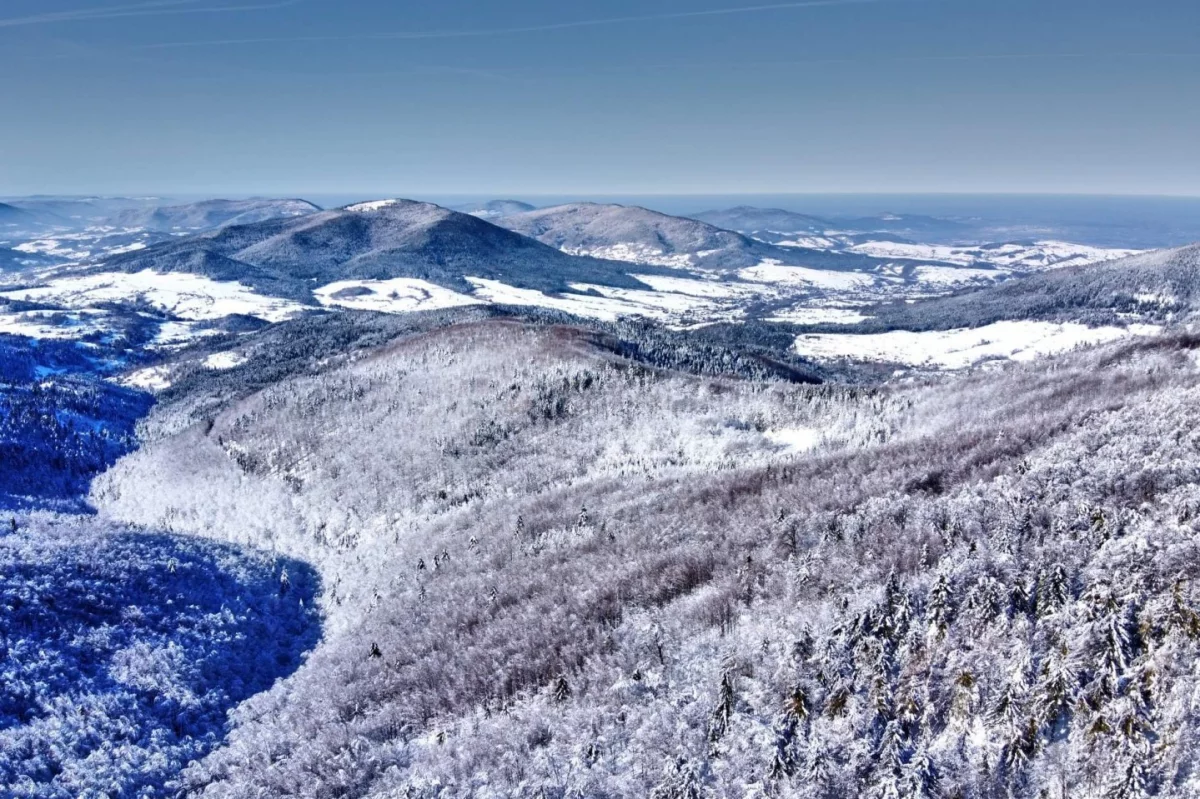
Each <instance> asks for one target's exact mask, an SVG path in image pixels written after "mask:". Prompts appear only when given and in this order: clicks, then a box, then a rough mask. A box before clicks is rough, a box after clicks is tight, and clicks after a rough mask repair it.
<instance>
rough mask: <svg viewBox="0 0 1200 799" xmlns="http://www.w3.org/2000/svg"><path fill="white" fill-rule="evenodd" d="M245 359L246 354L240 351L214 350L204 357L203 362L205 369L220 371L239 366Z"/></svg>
mask: <svg viewBox="0 0 1200 799" xmlns="http://www.w3.org/2000/svg"><path fill="white" fill-rule="evenodd" d="M247 360H248V359H247V358H246V356H245V355H243V354H242V353H240V352H214V353H213V354H212V355H209V356H208V357H207V358H205V359H204V361H203V364H204V368H205V369H213V370H216V371H221V370H224V369H232V368H234V367H235V366H241V365H242V364H244V363H245V362H246V361H247Z"/></svg>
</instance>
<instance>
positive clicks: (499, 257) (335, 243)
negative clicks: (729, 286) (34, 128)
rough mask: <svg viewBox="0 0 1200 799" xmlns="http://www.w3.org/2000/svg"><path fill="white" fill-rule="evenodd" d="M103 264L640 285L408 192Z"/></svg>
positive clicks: (263, 277) (295, 279)
mask: <svg viewBox="0 0 1200 799" xmlns="http://www.w3.org/2000/svg"><path fill="white" fill-rule="evenodd" d="M105 268H106V269H108V270H112V269H118V270H121V271H126V272H137V271H141V270H144V269H151V270H155V271H158V272H191V273H195V274H200V275H204V276H207V277H212V278H215V279H219V280H229V279H237V280H240V281H241V282H243V283H246V284H248V285H250V286H253V287H255V288H258V289H260V290H263V291H265V292H267V293H270V294H273V295H275V296H286V297H292V298H295V299H302V300H310V299H311V296H312V295H311V291H312V289H314V288H317V287H319V286H321V285H325V284H329V283H334V282H336V281H344V280H387V279H392V278H401V277H403V278H415V279H419V280H424V281H428V282H430V283H433V284H435V285H438V286H442V287H445V288H448V289H452V290H455V291H467V292H469V291H471V290H472V289H473V286H472V284H470V283H468V282H467V281H466V279H465V278H466V277H468V276H470V277H477V278H483V279H489V280H498V281H503V282H504V283H506V284H508V285H511V286H517V287H521V288H526V289H534V290H539V291H561V290H565V289H567V288H569V284H570V283H573V282H586V283H595V284H601V285H607V286H614V287H623V288H644V286H643V285H642V284H641V283H639V282H638V281H637V280H635V279H633V278H631V277H629V276H628V275H626V274H625V272H624V271H623V267H622V265H620V264H617V263H614V262H612V261H604V260H599V259H596V258H586V257H576V256H572V255H568V254H566V253H563V252H560V251H558V250H556V249H554V248H552V247H547V246H546V245H544V244H541V243H539V242H537V241H533V240H531V239H529V238H527V237H525V236H521V235H518V234H516V233H513V232H511V231H509V230H505V229H504V228H500V227H497V226H495V225H492V224H490V223H488V222H486V221H484V220H482V219H479V218H477V217H474V216H471V215H469V214H464V213H459V212H457V211H451V210H449V209H446V208H442V207H440V206H437V205H432V204H430V203H422V202H415V201H411V200H382V201H375V202H367V203H359V204H356V205H350V206H347V207H345V208H342V209H338V210H330V211H321V212H318V213H313V214H309V215H306V216H302V217H298V218H289V219H271V220H267V221H263V222H255V223H252V224H245V225H228V226H225V227H223V228H221V229H219V230H216V231H211V232H207V233H202V234H199V235H195V236H189V237H187V238H184V239H181V240H178V241H173V242H168V243H165V244H161V245H158V246H155V247H150V248H148V249H146V250H143V251H140V252H136V253H130V254H127V255H122V256H118V257H116V258H113V259H111V260H109V261H108V262H107V264H106V265H105Z"/></svg>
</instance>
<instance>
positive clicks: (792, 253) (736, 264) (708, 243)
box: [496, 203, 881, 272]
mask: <svg viewBox="0 0 1200 799" xmlns="http://www.w3.org/2000/svg"><path fill="white" fill-rule="evenodd" d="M496 224H498V225H502V226H503V227H506V228H508V229H509V230H515V231H517V232H518V233H522V234H524V235H526V236H530V237H532V238H535V239H537V240H538V241H540V242H543V243H545V244H549V245H550V246H552V247H557V248H559V249H561V250H564V251H566V252H572V253H580V254H588V255H596V256H599V257H603V258H615V259H618V260H623V261H633V262H637V263H647V264H656V265H660V266H671V267H678V268H695V269H702V270H711V271H717V272H734V271H737V270H739V269H747V268H751V267H755V266H758V265H759V264H762V263H764V262H777V263H781V264H785V265H786V264H795V265H802V266H812V267H817V268H829V269H867V268H871V267H874V266H877V265H879V264H880V263H881V262H879V261H876V260H874V259H872V258H868V257H865V256H857V255H838V254H831V253H824V252H818V251H813V250H800V249H796V248H781V247H774V246H772V245H770V244H768V243H766V242H762V241H758V240H755V239H752V238H750V237H748V236H745V235H743V234H741V233H735V232H734V231H732V230H723V229H721V228H718V227H714V226H713V225H710V224H707V223H705V222H700V221H697V220H695V219H687V218H685V217H679V216H669V215H667V214H661V213H658V212H657V211H651V210H649V209H646V208H639V207H637V206H624V205H600V204H596V203H575V204H571V205H559V206H554V207H552V208H540V209H538V210H536V211H529V212H527V213H523V214H514V215H511V216H505V217H502V218H500V219H497V220H496Z"/></svg>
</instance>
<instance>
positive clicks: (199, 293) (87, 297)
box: [0, 269, 305, 322]
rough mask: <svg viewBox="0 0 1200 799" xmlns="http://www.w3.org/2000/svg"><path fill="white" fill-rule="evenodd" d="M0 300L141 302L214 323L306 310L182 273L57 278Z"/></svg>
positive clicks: (271, 318) (76, 304)
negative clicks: (228, 318)
mask: <svg viewBox="0 0 1200 799" xmlns="http://www.w3.org/2000/svg"><path fill="white" fill-rule="evenodd" d="M0 296H3V297H8V298H10V299H19V300H27V301H43V302H46V301H49V302H54V303H57V304H60V305H65V306H67V307H71V308H86V307H89V306H95V305H97V304H100V303H105V302H130V301H141V302H145V303H146V304H148V305H150V306H152V307H154V308H157V309H159V310H161V311H163V312H165V313H169V314H171V315H173V316H177V317H179V318H181V319H192V320H196V319H219V318H221V317H223V316H229V315H231V314H243V315H246V316H254V317H258V318H259V319H263V320H265V321H267V322H281V321H283V320H285V319H289V318H291V317H293V316H295V315H297V314H299V313H303V312H304V310H305V306H303V305H300V304H299V303H296V302H292V301H291V300H284V299H279V298H278V297H267V296H264V295H261V294H257V293H255V292H254V290H253V289H251V288H250V287H249V286H244V285H242V284H241V283H234V282H231V281H217V280H212V279H210V278H207V277H203V276H201V275H194V274H190V273H186V272H171V273H163V272H155V271H153V270H151V269H144V270H142V271H141V272H134V273H132V274H130V273H126V272H102V273H99V274H89V275H78V276H73V277H62V278H56V279H54V280H52V281H50V282H49V283H47V284H46V285H44V286H39V287H36V288H27V289H15V290H12V291H4V292H0Z"/></svg>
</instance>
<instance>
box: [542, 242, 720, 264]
mask: <svg viewBox="0 0 1200 799" xmlns="http://www.w3.org/2000/svg"><path fill="white" fill-rule="evenodd" d="M562 251H563V252H565V253H567V254H568V255H584V256H588V257H591V258H604V259H605V260H609V261H624V262H626V263H632V264H647V265H651V266H666V267H671V268H673V269H687V268H688V267H690V266H692V265H693V264H694V263H695V261H696V258H702V257H704V256H707V255H711V254H713V253H714V252H718V251H717V250H704V251H701V252H698V253H694V254H693V253H672V252H664V251H663V250H660V249H657V248H655V247H650V246H647V245H645V244H632V243H624V242H623V243H620V244H610V245H608V246H605V247H563V248H562Z"/></svg>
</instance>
